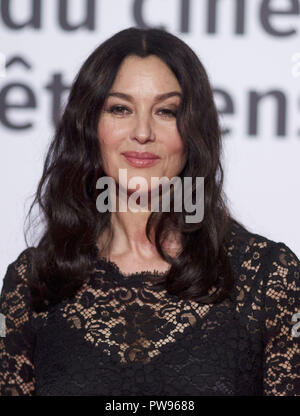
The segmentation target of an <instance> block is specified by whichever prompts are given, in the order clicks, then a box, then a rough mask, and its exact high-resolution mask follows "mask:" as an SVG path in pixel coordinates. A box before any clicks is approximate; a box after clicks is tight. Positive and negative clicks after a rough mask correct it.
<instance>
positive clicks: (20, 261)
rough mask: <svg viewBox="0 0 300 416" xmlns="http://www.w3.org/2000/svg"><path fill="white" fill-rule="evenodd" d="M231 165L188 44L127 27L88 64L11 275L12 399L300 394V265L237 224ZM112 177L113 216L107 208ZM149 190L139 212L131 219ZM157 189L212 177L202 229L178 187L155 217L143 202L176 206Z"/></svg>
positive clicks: (8, 368) (6, 352) (6, 346)
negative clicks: (299, 329) (225, 161)
mask: <svg viewBox="0 0 300 416" xmlns="http://www.w3.org/2000/svg"><path fill="white" fill-rule="evenodd" d="M132 152H137V154H136V153H132ZM142 152H147V153H146V156H147V157H148V160H146V156H145V154H142ZM220 156H221V132H220V127H219V124H218V115H217V111H216V108H215V105H214V101H213V94H212V90H211V86H210V83H209V80H208V77H207V74H206V72H205V69H204V68H203V66H202V64H201V63H200V61H199V59H198V58H197V56H196V55H195V53H194V52H193V51H192V50H191V49H190V48H189V47H188V46H187V45H186V44H185V43H184V42H183V41H181V40H180V39H178V38H177V37H175V36H173V35H171V34H170V33H167V32H165V31H162V30H157V29H148V30H144V29H143V30H142V29H137V28H129V29H126V30H122V31H121V32H119V33H117V34H115V35H114V36H112V37H111V38H110V39H108V40H106V41H105V42H104V43H102V44H101V45H100V46H99V47H98V48H97V49H96V50H95V51H94V52H93V53H92V54H91V55H90V56H89V57H88V59H87V60H86V61H85V63H84V64H83V66H82V68H81V69H80V71H79V73H78V76H77V77H76V79H75V81H74V83H73V85H72V88H71V91H70V95H69V99H68V103H67V105H66V108H65V110H64V113H63V115H62V118H61V120H60V122H59V124H58V126H57V130H56V134H55V137H54V140H53V142H52V143H51V145H50V148H49V151H48V154H47V158H46V161H45V166H44V171H43V176H42V178H41V180H40V183H39V186H38V189H37V193H36V198H35V200H34V202H33V205H34V204H35V203H36V202H38V204H39V206H40V207H41V209H42V213H43V214H44V220H45V225H46V227H45V230H44V233H43V235H42V237H41V238H40V241H39V242H38V244H37V247H34V246H31V247H29V246H28V247H27V248H26V249H25V250H24V251H23V252H22V253H21V254H20V255H19V256H18V258H17V259H16V260H15V261H14V262H13V263H12V264H10V265H9V266H8V269H7V273H6V275H5V277H4V282H3V288H2V292H1V302H0V311H1V313H2V314H3V315H4V316H5V319H6V336H5V337H2V338H0V346H1V359H0V362H1V375H0V391H1V394H2V395H108V396H112V395H166V396H168V395H196V396H200V395H297V394H299V375H298V374H297V370H296V358H297V349H298V346H299V338H297V336H296V335H297V333H296V332H295V330H294V331H293V327H292V326H293V325H294V324H295V323H296V321H295V320H293V319H294V318H293V316H294V314H295V313H296V312H298V311H299V283H298V282H299V272H300V262H299V259H298V258H297V257H296V255H295V254H294V253H293V252H292V251H291V250H290V249H289V248H288V247H287V246H286V245H285V244H284V243H282V242H280V243H277V242H274V241H271V240H269V239H267V238H266V237H263V236H261V235H258V234H254V233H251V232H250V231H248V230H247V229H246V228H245V227H243V226H242V225H241V224H240V223H239V222H238V221H236V220H235V219H234V218H233V217H232V216H231V215H230V213H229V210H228V209H227V207H226V204H225V196H224V195H223V191H222V184H223V170H222V166H221V163H220ZM149 157H150V159H152V160H149ZM121 169H122V171H121ZM120 172H121V173H124V172H126V174H127V179H128V182H126V181H125V179H124V177H121V179H120ZM103 177H105V178H111V179H112V180H113V181H114V183H115V184H116V187H115V188H113V187H109V193H108V195H109V196H111V195H112V196H114V195H113V191H114V190H116V194H115V200H116V202H117V204H116V205H117V207H116V210H112V209H107V210H106V212H104V211H105V210H104V209H103V205H104V200H103V199H102V200H101V201H102V202H101V201H100V203H99V200H98V201H97V198H98V197H99V195H101V192H99V189H98V188H100V187H98V185H97V183H98V182H97V181H98V180H99V178H103ZM137 177H139V178H142V181H141V182H140V188H139V191H140V193H139V198H137V200H136V202H140V205H139V209H137V210H129V209H127V210H121V209H120V205H121V203H123V202H124V199H125V200H127V201H129V199H130V198H131V197H132V196H133V194H134V192H135V191H136V189H137V188H136V187H135V186H134V184H133V182H131V185H129V182H130V180H137ZM153 177H156V178H162V177H166V178H168V179H172V178H174V177H178V178H180V179H181V180H182V179H184V178H187V177H190V178H192V179H194V180H195V178H201V177H202V178H204V179H205V180H204V187H205V194H204V201H203V204H204V216H203V218H202V220H201V221H198V222H188V221H186V215H187V212H186V211H187V210H186V208H185V206H183V208H182V210H181V211H180V210H179V211H177V210H175V209H174V207H175V203H176V202H178V200H179V199H180V198H182V199H183V196H182V197H181V196H180V198H179V197H178V195H179V194H178V193H177V191H176V192H175V191H174V188H173V187H171V188H172V189H171V192H170V198H171V202H170V209H169V211H168V210H163V209H162V208H161V209H158V210H153V211H151V209H152V208H151V207H149V200H148V201H146V202H144V201H145V200H144V196H145V195H149V194H151V195H152V194H153V192H154V191H155V189H156V191H158V194H156V195H158V197H159V198H158V199H156V202H160V201H162V200H163V198H164V197H165V195H166V194H165V193H164V191H163V189H162V188H161V187H160V186H159V185H156V186H155V185H153V184H152V182H151V179H152V178H153ZM124 190H125V193H124ZM102 192H104V190H103V189H102ZM192 192H193V198H194V197H196V192H197V186H195V184H194V185H193V187H192ZM124 195H125V196H124ZM108 199H109V200H110V198H108ZM193 200H194V199H193ZM110 201H111V200H110ZM125 202H126V201H125ZM33 205H32V206H33ZM32 206H31V208H32ZM109 208H112V205H109ZM30 211H31V209H30ZM27 245H28V244H27ZM293 322H294V323H293ZM298 371H299V370H298Z"/></svg>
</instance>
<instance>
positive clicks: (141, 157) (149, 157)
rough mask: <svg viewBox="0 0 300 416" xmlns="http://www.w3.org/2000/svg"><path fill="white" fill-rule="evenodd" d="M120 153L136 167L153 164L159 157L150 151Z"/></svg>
mask: <svg viewBox="0 0 300 416" xmlns="http://www.w3.org/2000/svg"><path fill="white" fill-rule="evenodd" d="M122 155H123V156H124V157H125V159H126V160H127V161H128V162H129V163H130V165H131V166H134V167H136V168H146V167H150V166H153V165H155V164H156V163H158V161H159V160H160V157H159V156H158V155H156V154H154V153H150V152H123V153H122Z"/></svg>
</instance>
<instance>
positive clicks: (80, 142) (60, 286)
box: [25, 27, 244, 311]
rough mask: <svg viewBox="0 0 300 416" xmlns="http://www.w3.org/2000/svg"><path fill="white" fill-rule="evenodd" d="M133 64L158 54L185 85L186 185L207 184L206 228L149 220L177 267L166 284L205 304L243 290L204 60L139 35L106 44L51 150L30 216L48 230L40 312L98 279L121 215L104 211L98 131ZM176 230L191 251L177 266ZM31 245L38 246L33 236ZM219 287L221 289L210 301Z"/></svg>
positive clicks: (169, 218) (175, 44) (35, 259)
mask: <svg viewBox="0 0 300 416" xmlns="http://www.w3.org/2000/svg"><path fill="white" fill-rule="evenodd" d="M129 55H136V56H138V57H142V58H144V57H147V56H148V55H156V56H157V57H159V58H160V59H161V60H163V61H164V62H165V63H166V64H167V65H168V67H169V68H170V69H171V70H172V71H173V73H174V74H175V76H176V77H177V79H178V82H179V84H180V86H181V88H182V93H183V98H182V101H181V104H180V107H179V109H178V112H177V115H176V123H177V128H178V131H179V133H180V135H181V138H182V140H183V143H184V146H185V149H186V150H187V162H186V164H185V166H184V168H183V170H182V172H181V174H180V177H181V178H183V177H185V176H189V177H192V178H193V180H195V178H196V177H204V189H205V193H204V196H205V198H204V218H203V220H202V221H201V222H199V223H192V224H191V223H186V222H185V215H186V214H187V213H186V212H185V211H184V210H183V212H174V210H172V209H171V212H151V214H150V216H149V219H148V222H147V226H146V230H145V231H146V235H147V238H148V239H149V241H150V237H149V235H150V230H151V229H153V230H154V235H155V246H156V249H157V251H158V253H159V255H160V256H161V257H162V259H164V260H165V261H167V262H168V263H169V264H170V265H171V267H170V269H169V271H168V272H167V273H166V274H165V275H163V276H160V278H159V279H158V284H162V285H163V286H164V288H165V289H166V290H167V291H168V292H169V293H170V294H172V295H175V296H177V297H178V298H180V299H186V300H194V301H197V302H199V303H204V304H205V303H206V304H208V303H217V302H220V301H222V300H223V299H225V298H226V297H228V295H229V294H230V291H231V289H232V287H233V271H232V268H231V264H230V261H229V258H228V256H227V249H228V242H229V235H230V229H231V226H232V224H239V225H240V226H242V225H241V223H239V222H237V221H236V220H235V219H234V218H233V217H232V216H231V215H230V213H229V210H228V208H227V207H226V204H225V196H224V194H223V190H222V185H223V169H222V165H221V161H220V158H221V130H220V126H219V121H218V113H217V110H216V107H215V104H214V99H213V92H212V89H211V86H210V82H209V79H208V76H207V74H206V71H205V69H204V67H203V65H202V64H201V62H200V60H199V58H198V57H197V55H196V54H195V53H194V52H193V51H192V50H191V48H190V47H189V46H188V45H187V44H186V43H184V42H183V41H182V40H180V39H179V38H177V37H176V36H174V35H172V34H170V33H169V32H167V31H164V30H160V29H140V28H135V27H131V28H128V29H125V30H122V31H120V32H118V33H116V34H115V35H114V36H112V37H110V38H109V39H107V40H105V41H104V42H103V43H102V44H100V45H99V46H98V47H97V48H96V49H95V50H94V51H93V52H92V53H91V55H90V56H89V57H88V58H87V60H86V61H85V62H84V63H83V65H82V67H81V68H80V70H79V72H78V74H77V76H76V77H75V79H74V81H73V83H72V86H71V90H70V94H69V97H68V101H67V103H66V106H65V109H64V111H63V113H62V115H61V117H60V119H59V121H58V123H57V126H56V130H55V135H54V138H53V140H52V141H51V143H50V145H49V149H48V152H47V155H46V159H45V163H44V168H43V173H42V177H41V179H40V181H39V184H38V187H37V191H36V193H35V198H34V201H33V202H32V204H31V207H30V210H29V213H28V215H31V211H32V208H33V206H34V205H35V204H36V203H38V204H39V207H40V208H41V211H42V216H40V218H42V219H43V221H44V225H45V229H44V231H43V234H42V236H41V238H40V240H39V243H38V245H37V247H34V250H31V255H32V258H31V266H32V268H31V275H30V282H29V285H30V290H31V306H32V307H33V308H34V309H35V310H36V311H40V310H43V309H45V308H47V307H48V306H49V305H51V304H55V303H58V302H60V301H61V300H63V299H65V298H72V297H73V296H74V295H75V294H76V291H77V290H78V289H79V288H80V287H81V286H82V284H83V283H84V281H85V280H86V279H88V278H89V276H90V275H91V273H92V270H93V265H94V260H95V256H96V258H97V256H98V255H99V254H101V253H99V250H98V249H97V241H98V239H99V236H100V235H101V234H102V233H103V232H104V230H106V231H107V230H110V231H111V221H110V220H111V213H110V212H105V213H100V212H99V211H98V210H97V208H96V199H97V196H98V195H97V190H96V182H97V180H98V179H99V178H100V177H102V176H104V175H105V172H104V170H103V167H102V159H101V152H100V146H99V141H98V137H97V125H98V120H99V115H100V112H101V110H102V106H103V104H104V101H105V99H106V96H107V94H108V93H109V90H110V88H111V87H112V84H113V82H114V79H115V77H116V74H117V72H118V69H119V67H120V65H121V63H122V61H123V60H124V58H126V57H127V56H129ZM193 190H194V191H195V186H194V187H193ZM98 194H99V192H98ZM26 219H27V217H26ZM242 227H243V226H242ZM243 228H244V227H243ZM174 229H175V230H176V231H177V232H178V233H179V235H180V238H181V245H182V251H181V252H180V254H179V255H178V256H177V257H175V258H172V257H170V256H169V255H168V254H167V253H166V252H165V251H164V249H163V247H162V242H163V240H164V238H165V236H167V235H168V232H169V231H170V230H174ZM25 234H26V233H25ZM25 240H26V244H27V246H28V243H27V238H26V235H25ZM213 287H214V288H216V290H214V291H213V293H209V292H211V289H212V288H213Z"/></svg>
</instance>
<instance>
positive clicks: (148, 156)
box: [122, 152, 160, 160]
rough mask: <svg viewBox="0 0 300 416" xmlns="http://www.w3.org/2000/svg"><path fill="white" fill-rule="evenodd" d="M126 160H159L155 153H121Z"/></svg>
mask: <svg viewBox="0 0 300 416" xmlns="http://www.w3.org/2000/svg"><path fill="white" fill-rule="evenodd" d="M122 154H123V155H124V156H125V157H126V158H134V159H143V160H146V159H160V157H159V156H158V155H156V154H155V153H150V152H123V153H122Z"/></svg>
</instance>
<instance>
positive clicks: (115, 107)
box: [108, 105, 128, 114]
mask: <svg viewBox="0 0 300 416" xmlns="http://www.w3.org/2000/svg"><path fill="white" fill-rule="evenodd" d="M124 110H128V108H126V107H124V106H123V105H113V106H112V107H110V108H109V110H108V111H109V112H110V113H114V114H124Z"/></svg>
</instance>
